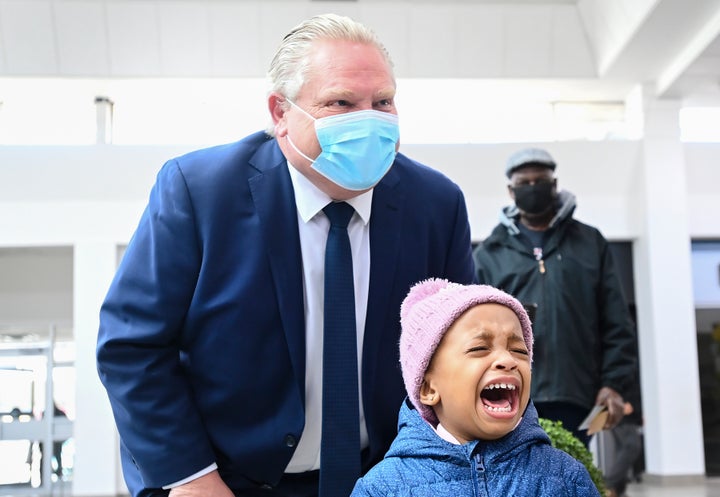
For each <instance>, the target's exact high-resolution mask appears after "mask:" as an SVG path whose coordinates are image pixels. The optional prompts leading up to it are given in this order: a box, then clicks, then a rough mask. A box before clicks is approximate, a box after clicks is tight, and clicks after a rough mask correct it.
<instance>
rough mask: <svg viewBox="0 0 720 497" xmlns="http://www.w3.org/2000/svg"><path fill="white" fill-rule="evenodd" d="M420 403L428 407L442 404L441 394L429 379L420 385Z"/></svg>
mask: <svg viewBox="0 0 720 497" xmlns="http://www.w3.org/2000/svg"><path fill="white" fill-rule="evenodd" d="M420 402H422V403H423V404H424V405H426V406H434V405H437V403H438V402H440V392H438V391H437V390H436V389H435V387H434V386H433V385H432V382H429V381H428V380H427V379H424V380H423V382H422V385H420Z"/></svg>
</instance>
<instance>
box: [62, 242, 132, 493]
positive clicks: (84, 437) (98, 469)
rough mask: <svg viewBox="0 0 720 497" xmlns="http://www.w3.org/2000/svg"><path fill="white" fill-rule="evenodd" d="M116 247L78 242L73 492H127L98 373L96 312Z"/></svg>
mask: <svg viewBox="0 0 720 497" xmlns="http://www.w3.org/2000/svg"><path fill="white" fill-rule="evenodd" d="M117 254H118V252H117V245H116V244H115V243H112V242H79V243H76V244H75V250H74V258H73V273H74V278H73V297H74V298H73V314H74V316H73V322H74V327H75V346H76V360H75V369H76V376H77V380H76V381H77V385H76V386H77V394H76V419H75V430H74V437H75V444H76V455H75V468H74V471H73V495H77V496H89V495H92V496H105V495H120V494H127V488H125V486H124V483H123V482H122V477H121V475H120V454H119V450H118V435H117V429H116V428H115V422H114V420H113V416H112V412H111V410H110V404H109V402H108V398H107V394H106V393H105V389H104V388H103V386H102V384H101V383H100V380H99V378H98V374H97V368H96V365H95V344H96V341H97V331H98V325H99V317H98V313H99V310H100V305H101V303H102V301H103V298H104V297H105V294H106V292H107V289H108V287H109V285H110V281H111V280H112V278H113V275H114V274H115V269H116V266H117Z"/></svg>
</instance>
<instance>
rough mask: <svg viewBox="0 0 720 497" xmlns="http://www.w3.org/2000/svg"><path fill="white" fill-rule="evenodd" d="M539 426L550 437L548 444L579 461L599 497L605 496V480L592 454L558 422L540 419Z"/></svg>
mask: <svg viewBox="0 0 720 497" xmlns="http://www.w3.org/2000/svg"><path fill="white" fill-rule="evenodd" d="M540 426H542V428H543V430H545V432H546V433H547V434H548V436H549V437H550V443H552V446H553V447H555V448H558V449H560V450H562V451H564V452H567V453H568V454H570V455H571V456H573V457H574V458H575V459H577V460H578V461H580V462H581V463H582V464H583V466H585V467H586V468H587V470H588V473H590V478H592V481H593V483H594V484H595V486H596V487H597V489H598V491H599V492H600V495H606V493H607V490H606V488H605V480H604V478H603V475H602V473H601V472H600V470H599V469H598V467H597V466H595V463H594V462H593V458H592V454H591V453H590V451H589V450H588V448H587V447H585V444H583V443H582V442H581V441H580V440H579V439H578V438H577V437H576V436H575V435H573V434H572V432H570V431H568V430H566V429H565V428H564V427H563V425H562V423H561V422H560V421H550V420H549V419H544V418H540Z"/></svg>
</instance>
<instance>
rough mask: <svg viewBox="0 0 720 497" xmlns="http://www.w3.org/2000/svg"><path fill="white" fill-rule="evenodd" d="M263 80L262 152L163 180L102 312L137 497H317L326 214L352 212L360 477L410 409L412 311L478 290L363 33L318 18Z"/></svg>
mask: <svg viewBox="0 0 720 497" xmlns="http://www.w3.org/2000/svg"><path fill="white" fill-rule="evenodd" d="M269 76H270V80H271V84H272V88H271V91H270V93H269V95H268V107H269V111H270V115H271V117H272V125H271V126H270V127H269V129H268V130H267V131H266V132H259V133H256V134H253V135H250V136H248V137H246V138H244V139H242V140H240V141H239V142H237V143H233V144H229V145H224V146H218V147H214V148H209V149H205V150H200V151H196V152H192V153H189V154H187V155H185V156H182V157H179V158H175V159H173V160H170V161H168V162H167V163H166V164H165V165H164V166H163V168H162V169H161V170H160V172H159V173H158V176H157V181H156V184H155V185H154V187H153V189H152V192H151V194H150V199H149V202H148V205H147V208H146V210H145V212H144V213H143V216H142V218H141V220H140V223H139V226H138V228H137V231H136V233H135V234H134V236H133V238H132V240H131V242H130V244H129V245H128V248H127V251H126V253H125V255H124V257H123V260H122V262H121V264H120V267H119V269H118V272H117V275H116V276H115V279H114V281H113V283H112V285H111V287H110V289H109V292H108V294H107V297H106V299H105V302H104V304H103V306H102V309H101V312H100V331H99V336H98V349H97V360H98V370H99V374H100V378H101V380H102V382H103V384H104V385H105V387H106V388H107V391H108V395H109V398H110V402H111V404H112V408H113V413H114V416H115V420H116V423H117V426H118V430H119V432H120V437H121V451H122V461H123V472H124V475H125V480H126V482H127V485H128V488H129V489H130V491H131V493H132V494H133V495H134V496H149V495H170V496H172V497H177V496H203V497H217V496H222V497H230V496H233V495H235V496H255V495H262V496H273V495H282V496H313V495H317V494H318V473H319V471H320V470H321V469H320V442H321V440H320V438H321V437H320V433H321V431H320V426H321V415H320V413H321V412H322V411H321V407H322V406H321V404H322V401H321V399H322V396H321V394H320V392H321V387H322V375H321V368H320V365H321V364H322V344H323V337H322V329H323V274H324V266H323V262H324V246H325V240H326V239H327V236H328V235H327V233H328V229H329V221H328V218H327V217H326V216H325V214H324V212H323V211H322V209H323V208H324V207H325V206H326V205H327V204H330V203H332V202H338V201H346V202H347V203H348V204H350V205H351V206H352V207H353V209H354V213H353V214H352V218H351V220H350V223H349V226H348V235H349V238H350V242H351V246H352V256H353V262H352V264H353V271H354V292H355V293H354V295H355V310H356V321H357V323H356V324H357V342H358V349H357V353H358V357H359V363H358V366H357V368H358V370H359V371H358V372H359V392H360V394H359V396H360V398H361V402H360V408H359V410H360V417H359V421H360V439H361V451H362V452H361V456H362V471H363V472H364V471H366V470H367V469H369V468H370V466H372V465H373V464H374V463H376V462H377V461H379V460H380V459H381V458H382V457H383V455H384V453H385V451H386V450H387V448H388V447H389V445H390V443H391V441H392V440H393V438H394V436H395V433H396V424H397V412H398V408H399V406H400V404H401V402H402V400H403V398H404V396H405V393H404V388H403V382H402V378H401V374H400V368H399V365H398V356H397V350H398V348H397V344H398V339H399V310H400V303H401V301H402V299H403V297H404V296H405V295H406V294H407V292H408V290H409V288H410V287H411V285H413V284H414V283H416V282H418V281H420V280H422V279H425V278H429V277H441V278H448V279H450V280H452V281H457V282H461V283H469V282H471V281H472V280H473V278H474V274H473V272H474V271H473V262H472V257H471V244H470V230H469V224H468V218H467V210H466V206H465V200H464V197H463V195H462V192H461V191H460V189H459V188H458V186H457V185H455V184H454V183H452V182H451V181H450V180H449V179H447V178H446V177H445V176H443V175H442V174H440V173H439V172H437V171H434V170H432V169H430V168H428V167H426V166H423V165H421V164H419V163H417V162H414V161H412V160H410V159H409V158H407V157H405V156H404V155H402V154H399V153H397V148H398V146H399V138H398V125H397V110H396V108H395V103H394V97H395V79H394V75H393V71H392V64H391V62H390V58H389V56H388V54H387V52H386V51H385V49H384V48H383V46H382V45H381V44H380V42H379V41H378V40H377V38H376V37H375V35H374V34H373V33H372V32H371V31H370V30H368V29H367V28H366V27H364V26H362V25H361V24H358V23H356V22H354V21H352V20H350V19H348V18H344V17H339V16H335V15H324V16H316V17H313V18H311V19H309V20H307V21H305V22H303V23H302V24H300V25H299V26H297V27H296V28H295V29H294V30H293V31H292V32H291V33H289V34H288V35H287V36H286V37H285V38H284V40H283V41H282V43H281V45H280V47H279V49H278V51H277V52H276V54H275V57H274V59H273V61H272V63H271V67H270V71H269ZM337 497H342V496H337Z"/></svg>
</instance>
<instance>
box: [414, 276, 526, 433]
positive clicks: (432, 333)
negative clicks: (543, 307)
mask: <svg viewBox="0 0 720 497" xmlns="http://www.w3.org/2000/svg"><path fill="white" fill-rule="evenodd" d="M485 303H495V304H501V305H504V306H506V307H509V308H510V309H512V310H513V311H514V312H515V314H516V315H517V317H518V319H519V320H520V326H521V327H522V330H523V338H524V339H525V345H526V346H527V348H528V355H529V357H530V361H532V352H533V334H532V325H531V323H530V318H529V317H528V314H527V312H526V311H525V308H524V307H523V305H522V304H521V303H520V302H519V301H518V300H517V299H515V298H514V297H512V296H511V295H509V294H507V293H505V292H503V291H502V290H498V289H497V288H495V287H492V286H488V285H461V284H459V283H451V282H450V281H448V280H443V279H437V278H432V279H428V280H425V281H421V282H420V283H417V284H416V285H415V286H413V287H412V288H411V289H410V292H409V293H408V294H407V296H406V297H405V300H404V301H403V303H402V306H401V307H400V323H401V324H402V333H401V335H400V366H401V367H402V375H403V380H404V381H405V389H406V390H407V392H408V396H409V397H410V400H411V401H412V403H413V405H414V406H415V407H416V408H417V410H418V411H419V412H420V415H421V416H422V417H423V418H425V420H427V421H428V422H430V423H432V424H436V423H437V417H436V416H435V411H433V409H432V408H431V407H429V406H426V405H425V404H423V403H422V402H420V387H421V386H422V383H423V379H424V377H425V371H426V370H427V368H428V366H429V365H430V360H431V359H432V356H433V354H434V353H435V349H436V348H437V346H438V344H439V343H440V340H442V337H443V336H444V335H445V332H446V331H447V330H448V328H450V326H451V325H452V324H453V323H454V322H455V321H456V320H457V319H458V318H459V317H460V316H461V315H462V313H463V312H465V311H466V310H468V309H469V308H470V307H473V306H475V305H478V304H485Z"/></svg>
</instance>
